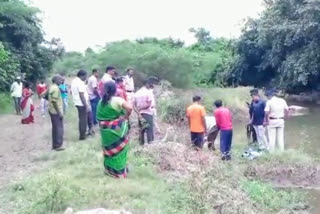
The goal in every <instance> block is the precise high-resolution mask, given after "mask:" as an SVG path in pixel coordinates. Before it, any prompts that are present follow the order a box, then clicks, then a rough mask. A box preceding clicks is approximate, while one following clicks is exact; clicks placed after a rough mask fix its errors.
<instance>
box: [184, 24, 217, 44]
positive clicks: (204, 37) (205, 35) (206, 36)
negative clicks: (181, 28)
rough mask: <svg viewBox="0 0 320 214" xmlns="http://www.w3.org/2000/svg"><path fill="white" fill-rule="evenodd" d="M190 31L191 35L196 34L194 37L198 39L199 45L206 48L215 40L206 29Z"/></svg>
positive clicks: (191, 29) (192, 29)
mask: <svg viewBox="0 0 320 214" xmlns="http://www.w3.org/2000/svg"><path fill="white" fill-rule="evenodd" d="M189 31H190V32H191V33H194V36H195V38H196V39H197V42H198V44H200V45H204V46H205V45H207V44H209V43H210V42H211V41H212V40H213V38H212V37H211V35H210V31H208V30H206V29H205V28H197V29H195V28H190V29H189Z"/></svg>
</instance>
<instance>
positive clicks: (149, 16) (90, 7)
mask: <svg viewBox="0 0 320 214" xmlns="http://www.w3.org/2000/svg"><path fill="white" fill-rule="evenodd" d="M31 2H32V4H33V5H34V6H36V7H38V8H40V10H41V11H42V12H43V13H42V14H41V18H42V19H43V28H44V31H45V33H46V35H47V38H52V37H58V38H61V40H62V42H63V44H64V45H65V47H66V49H67V50H68V51H70V50H76V51H84V50H85V49H86V48H87V47H94V46H99V45H104V44H105V43H107V42H110V41H118V40H123V39H136V38H141V37H146V36H153V37H158V38H165V37H169V36H171V37H173V38H180V39H182V40H184V41H186V43H187V44H190V43H192V42H193V41H194V39H193V36H192V34H191V33H189V32H188V29H189V28H191V27H204V28H206V29H208V30H210V31H211V33H212V35H213V36H214V37H220V36H225V37H229V38H230V37H237V36H239V34H240V29H241V26H243V20H244V19H245V18H247V17H257V16H258V14H259V13H260V12H261V11H262V9H263V6H262V0H31Z"/></svg>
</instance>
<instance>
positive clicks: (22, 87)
mask: <svg viewBox="0 0 320 214" xmlns="http://www.w3.org/2000/svg"><path fill="white" fill-rule="evenodd" d="M10 91H11V97H12V98H13V103H14V108H15V111H16V114H17V115H21V116H22V119H21V123H22V124H29V123H33V122H34V117H33V111H34V105H33V101H32V98H31V97H32V95H33V92H32V90H31V88H30V84H29V83H28V82H22V80H21V77H17V78H16V80H15V82H13V83H12V85H11V89H10Z"/></svg>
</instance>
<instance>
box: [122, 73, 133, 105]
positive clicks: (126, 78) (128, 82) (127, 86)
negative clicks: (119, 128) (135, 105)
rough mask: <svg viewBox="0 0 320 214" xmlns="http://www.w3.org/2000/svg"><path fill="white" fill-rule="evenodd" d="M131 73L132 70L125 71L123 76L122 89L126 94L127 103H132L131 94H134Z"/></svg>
mask: <svg viewBox="0 0 320 214" xmlns="http://www.w3.org/2000/svg"><path fill="white" fill-rule="evenodd" d="M133 72H134V70H133V69H132V68H128V69H127V75H125V76H124V79H123V80H124V87H125V89H126V92H127V98H128V102H129V103H132V98H133V93H134V79H133Z"/></svg>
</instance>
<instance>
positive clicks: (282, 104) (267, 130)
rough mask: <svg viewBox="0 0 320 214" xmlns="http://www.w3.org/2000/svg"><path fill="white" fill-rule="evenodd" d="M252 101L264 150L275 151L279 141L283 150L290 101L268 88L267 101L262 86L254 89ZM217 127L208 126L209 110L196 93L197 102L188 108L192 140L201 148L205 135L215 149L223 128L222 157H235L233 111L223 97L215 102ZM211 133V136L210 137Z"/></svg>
mask: <svg viewBox="0 0 320 214" xmlns="http://www.w3.org/2000/svg"><path fill="white" fill-rule="evenodd" d="M250 95H251V97H252V102H251V104H250V106H249V109H250V110H249V115H250V122H249V125H250V126H252V127H253V128H254V131H255V133H256V136H257V142H258V147H259V150H260V151H269V152H274V151H275V149H276V145H278V148H279V150H280V151H283V150H284V126H285V119H287V118H288V116H289V107H288V105H287V103H286V101H285V100H284V99H282V98H280V97H278V96H277V93H276V90H273V89H271V90H268V91H266V94H265V95H266V97H267V101H266V100H263V99H262V98H261V96H260V95H259V90H258V89H253V90H251V91H250ZM214 106H215V110H214V113H213V115H214V118H215V122H216V126H215V129H213V131H212V130H207V124H206V123H207V121H206V111H205V108H204V106H203V105H201V97H200V96H194V97H193V104H192V105H190V106H189V107H188V108H187V118H188V121H189V128H190V132H191V142H192V144H193V146H194V147H195V148H196V149H201V148H202V147H203V144H204V139H205V138H207V139H208V142H209V141H213V142H209V144H208V146H209V147H211V148H213V149H214V144H213V143H214V140H215V138H216V136H217V133H218V132H220V151H221V158H222V160H231V145H232V135H233V125H232V115H231V111H230V110H229V109H228V108H227V107H224V106H223V102H222V100H216V101H215V102H214ZM210 135H211V136H213V137H211V140H210Z"/></svg>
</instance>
